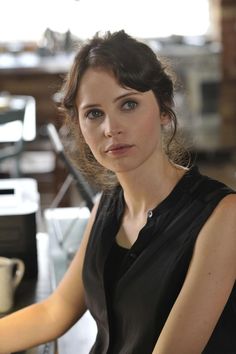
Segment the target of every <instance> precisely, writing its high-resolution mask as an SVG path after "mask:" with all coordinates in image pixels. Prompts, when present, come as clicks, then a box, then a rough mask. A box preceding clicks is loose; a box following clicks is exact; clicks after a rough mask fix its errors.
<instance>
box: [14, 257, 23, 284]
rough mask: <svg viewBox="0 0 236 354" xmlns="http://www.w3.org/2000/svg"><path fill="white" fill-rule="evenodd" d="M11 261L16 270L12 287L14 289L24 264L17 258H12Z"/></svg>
mask: <svg viewBox="0 0 236 354" xmlns="http://www.w3.org/2000/svg"><path fill="white" fill-rule="evenodd" d="M11 261H12V264H13V265H16V272H15V275H14V278H13V289H14V290H15V289H16V288H17V286H18V285H19V284H20V282H21V280H22V278H23V275H24V273H25V264H24V262H23V261H22V260H21V259H19V258H12V259H11Z"/></svg>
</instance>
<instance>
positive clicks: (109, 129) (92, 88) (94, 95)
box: [76, 68, 168, 173]
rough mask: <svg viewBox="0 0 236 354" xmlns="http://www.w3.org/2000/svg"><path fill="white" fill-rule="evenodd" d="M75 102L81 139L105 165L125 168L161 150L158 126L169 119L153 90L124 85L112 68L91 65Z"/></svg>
mask: <svg viewBox="0 0 236 354" xmlns="http://www.w3.org/2000/svg"><path fill="white" fill-rule="evenodd" d="M76 102H77V107H78V114H79V124H80V128H81V132H82V134H83V136H84V139H85V141H86V143H87V144H88V145H89V147H90V149H91V151H92V153H93V155H94V157H95V158H96V159H97V161H98V162H99V163H100V164H101V165H103V166H104V167H106V168H107V169H109V170H111V171H113V172H115V173H123V172H128V171H130V170H133V169H136V168H138V167H139V166H141V165H142V164H144V163H147V161H149V160H150V161H153V160H152V157H155V159H156V157H158V156H160V155H162V154H163V152H162V147H161V138H160V130H161V124H166V123H167V121H168V119H167V117H166V116H165V115H162V114H161V113H160V109H159V105H158V103H157V100H156V98H155V96H154V94H153V92H152V91H147V92H139V91H136V90H135V89H131V88H124V87H122V86H120V84H119V83H118V82H117V80H116V78H115V77H114V76H113V74H112V73H111V72H109V71H105V70H103V69H98V68H97V69H94V68H90V69H88V70H87V71H86V72H85V74H84V76H83V77H82V80H81V83H80V86H79V90H78V94H77V101H76Z"/></svg>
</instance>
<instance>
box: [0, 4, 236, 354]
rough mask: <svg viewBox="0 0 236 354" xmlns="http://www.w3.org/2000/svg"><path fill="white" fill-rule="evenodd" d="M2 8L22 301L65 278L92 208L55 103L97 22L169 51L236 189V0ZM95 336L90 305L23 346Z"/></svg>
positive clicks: (74, 342) (4, 155)
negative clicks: (55, 334)
mask: <svg viewBox="0 0 236 354" xmlns="http://www.w3.org/2000/svg"><path fill="white" fill-rule="evenodd" d="M0 9H1V10H0V11H1V12H0V13H1V21H0V255H1V256H7V257H19V258H21V259H23V260H24V262H25V265H26V276H25V280H24V281H23V282H22V284H21V285H20V287H19V288H18V289H17V292H16V301H15V307H14V308H13V310H15V309H18V308H21V307H24V306H26V305H28V304H30V303H33V302H37V301H40V300H42V299H44V298H45V297H46V296H48V295H49V294H50V293H51V291H52V289H53V288H55V286H56V285H57V284H58V282H59V281H60V279H61V278H62V276H63V275H64V273H65V271H66V269H67V267H68V264H69V263H70V261H71V259H72V258H73V256H74V254H75V252H76V250H77V249H78V247H79V243H80V240H81V237H82V234H83V230H84V227H85V225H86V222H87V220H88V217H89V210H88V209H90V207H91V198H90V197H89V191H88V193H87V192H86V188H84V186H85V184H83V183H82V187H83V188H82V193H81V188H79V187H78V186H80V187H81V183H79V184H78V180H79V181H80V182H81V180H80V178H78V174H77V172H78V171H76V170H72V168H71V166H70V165H69V164H68V161H67V160H66V159H65V156H64V154H63V151H62V150H60V148H61V146H60V141H59V140H58V139H57V138H58V136H57V132H58V131H60V129H61V126H62V124H63V117H62V116H61V115H60V114H59V112H58V109H57V103H58V98H59V97H58V91H59V90H60V88H61V85H62V82H63V79H64V77H65V75H66V74H67V72H68V69H69V68H70V65H71V63H72V61H73V58H74V55H75V52H76V49H77V47H78V45H79V44H80V43H82V42H84V41H85V40H86V39H87V38H90V37H92V36H93V35H94V34H95V33H96V32H98V31H100V32H105V31H107V30H110V31H115V30H120V29H124V30H125V31H126V32H127V33H129V34H131V35H132V36H135V37H137V38H138V39H140V40H142V41H144V42H145V43H147V44H148V45H149V46H150V47H151V48H152V49H153V50H154V51H155V52H156V54H157V55H158V56H160V57H163V58H164V60H165V61H166V62H167V63H168V64H169V65H170V66H171V67H172V69H173V71H174V72H175V73H176V79H177V85H176V93H175V105H176V111H177V116H178V119H179V126H180V129H181V132H182V133H183V140H184V143H185V144H186V146H187V147H188V148H189V151H190V153H191V154H192V157H193V160H194V161H195V162H197V164H198V165H199V168H200V170H201V172H202V173H205V174H208V175H209V176H211V177H213V178H216V179H218V180H220V181H222V182H224V183H226V184H228V185H229V186H230V187H232V188H234V189H236V51H235V45H236V1H235V0H197V1H196V0H178V1H171V0H145V1H142V0H119V1H114V0H78V1H76V0H45V1H42V0H41V1H39V0H2V1H1V4H0ZM49 124H50V125H49ZM49 127H50V129H49ZM55 143H56V144H55ZM83 182H84V181H83ZM85 192H86V193H85ZM92 192H93V193H94V194H96V191H92ZM85 197H88V198H87V202H86V203H85V200H86V198H85ZM85 204H86V205H87V206H89V208H84V206H85ZM95 335H96V326H95V324H94V321H93V320H92V319H91V317H90V316H89V314H87V313H86V314H85V315H84V317H83V318H82V320H80V321H79V322H78V323H77V324H76V325H75V326H74V327H73V328H72V329H71V330H70V331H69V332H68V333H67V334H65V335H64V336H62V337H61V338H60V339H59V340H58V341H57V343H56V346H55V345H54V344H55V343H48V344H47V345H46V346H40V347H39V348H35V349H34V350H29V351H26V352H20V353H19V354H22V353H27V354H43V353H53V354H54V353H55V347H56V348H57V353H58V354H77V353H78V348H79V350H80V353H81V354H87V353H88V352H89V348H90V347H91V345H92V343H93V340H94V337H95Z"/></svg>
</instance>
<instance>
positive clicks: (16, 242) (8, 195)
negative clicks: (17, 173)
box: [0, 178, 39, 278]
mask: <svg viewBox="0 0 236 354" xmlns="http://www.w3.org/2000/svg"><path fill="white" fill-rule="evenodd" d="M38 209H39V193H38V188H37V182H36V180H34V179H32V178H17V179H14V178H9V179H0V256H4V257H17V258H21V259H22V260H23V261H24V263H25V267H26V271H25V277H26V278H34V277H37V272H38V262H37V246H36V232H37V224H36V214H37V211H38Z"/></svg>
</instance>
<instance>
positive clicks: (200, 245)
mask: <svg viewBox="0 0 236 354" xmlns="http://www.w3.org/2000/svg"><path fill="white" fill-rule="evenodd" d="M195 253H196V254H197V255H198V256H199V257H200V258H201V257H206V258H205V262H206V263H207V262H210V260H212V261H214V263H215V266H216V267H217V264H218V267H221V266H224V268H225V269H226V268H228V267H231V271H232V272H234V276H235V277H236V194H229V195H228V196H226V197H224V198H223V199H222V200H221V201H220V202H219V204H218V205H217V207H216V208H215V210H214V212H213V213H212V215H211V216H210V217H209V219H208V220H207V222H206V223H205V225H204V226H203V228H202V230H201V231H200V233H199V235H198V239H197V242H196V245H195ZM226 264H227V267H226ZM227 271H228V272H229V268H228V270H227Z"/></svg>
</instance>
